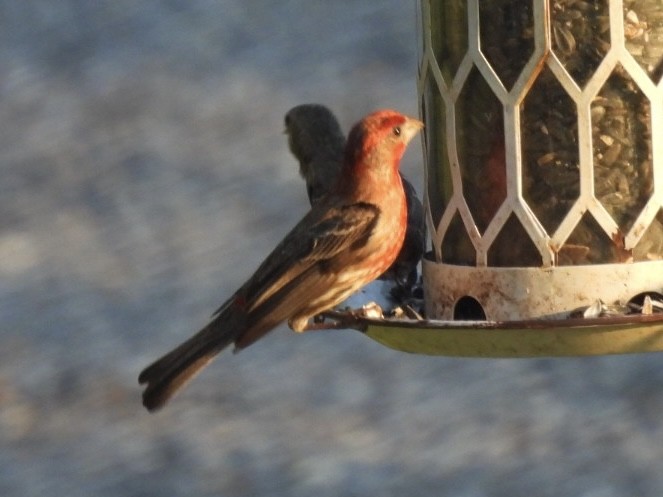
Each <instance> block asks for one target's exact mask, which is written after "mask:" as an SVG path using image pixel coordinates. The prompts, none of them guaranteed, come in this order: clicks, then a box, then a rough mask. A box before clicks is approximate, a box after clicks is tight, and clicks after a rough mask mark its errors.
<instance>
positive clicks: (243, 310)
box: [138, 110, 423, 411]
mask: <svg viewBox="0 0 663 497" xmlns="http://www.w3.org/2000/svg"><path fill="white" fill-rule="evenodd" d="M422 126H423V124H422V123H421V122H419V121H417V120H416V119H412V118H408V117H406V116H403V115H402V114H399V113H397V112H394V111H391V110H382V111H377V112H374V113H373V114H370V115H368V116H366V117H365V118H364V119H363V120H361V121H360V122H359V123H357V124H356V125H355V126H354V127H353V128H352V131H351V132H350V135H349V137H348V143H347V146H346V148H345V154H344V161H343V166H342V167H343V169H342V172H341V175H340V176H339V181H338V182H337V183H336V186H335V187H334V190H333V191H332V192H330V194H329V195H327V196H325V198H324V200H322V201H320V202H318V203H316V204H315V205H314V206H313V208H312V209H311V210H310V211H309V212H308V214H306V215H305V216H304V218H303V219H302V220H301V221H300V222H299V223H298V224H297V225H296V226H295V227H294V228H293V229H292V231H290V233H288V234H287V235H286V237H285V238H284V239H283V240H282V241H281V243H279V244H278V245H277V247H276V248H275V249H274V251H273V252H272V253H271V254H269V255H268V256H267V258H266V259H265V261H264V262H263V263H262V264H261V265H260V267H258V269H257V270H256V272H255V273H254V274H253V276H251V277H250V278H249V280H248V281H247V282H246V283H244V285H242V286H241V288H240V289H239V290H237V291H236V292H235V293H234V294H233V295H232V296H231V297H230V298H229V299H228V300H227V301H226V302H225V303H224V304H223V305H222V306H221V307H220V308H219V309H218V310H217V311H216V312H215V313H214V315H213V318H212V321H211V322H210V323H209V324H208V325H207V326H205V327H204V328H203V329H202V330H201V331H199V332H198V333H197V334H196V335H194V336H193V337H191V338H190V339H189V340H187V341H186V342H184V343H183V344H181V345H180V346H179V347H177V348H176V349H174V350H173V351H171V352H169V353H168V354H166V355H165V356H163V357H162V358H161V359H159V360H157V361H156V362H154V363H153V364H152V365H150V366H148V367H147V368H146V369H145V370H144V371H143V372H142V373H141V374H140V376H139V377H138V381H139V382H140V383H141V384H143V383H145V384H147V387H146V389H145V391H144V392H143V405H144V406H145V407H147V409H148V410H150V411H153V410H156V409H158V408H160V407H162V406H163V405H164V404H165V403H166V402H167V401H168V399H169V398H170V397H171V396H172V395H173V394H174V393H175V392H176V391H177V390H178V389H180V388H181V387H182V386H183V385H184V384H185V383H186V382H187V381H188V380H189V379H191V377H192V376H193V375H194V374H195V373H197V372H198V371H199V370H200V369H201V368H203V367H204V366H205V365H207V363H209V362H210V361H211V360H212V359H213V358H214V356H216V355H217V354H218V353H219V352H220V351H221V350H222V349H224V348H225V347H226V346H228V345H230V344H231V343H234V345H235V350H240V349H243V348H244V347H247V346H249V345H251V344H252V343H253V342H255V341H256V340H258V339H260V338H261V337H263V336H264V335H265V334H267V333H268V332H269V331H270V330H272V329H273V328H275V327H276V326H277V325H278V324H280V323H281V322H283V321H285V320H287V321H288V324H289V326H290V327H291V328H292V329H293V330H295V331H305V330H306V329H307V328H308V327H309V319H310V318H311V317H313V316H316V315H318V314H319V313H321V312H323V311H326V310H328V309H331V308H332V307H334V306H335V305H337V304H338V303H340V302H342V301H343V300H344V299H345V298H347V297H348V296H349V295H351V294H352V293H354V292H355V291H356V290H357V289H359V288H360V287H362V286H363V285H365V284H366V283H368V282H370V281H372V280H373V279H375V278H377V277H378V276H379V275H380V274H382V273H383V272H384V271H385V270H386V269H387V268H388V267H389V266H390V265H391V264H392V263H393V262H394V260H395V259H396V256H397V255H398V252H399V251H400V249H401V246H402V245H403V239H404V237H405V230H406V223H407V211H406V202H405V194H404V192H403V186H402V182H401V178H400V175H399V174H398V166H399V163H400V159H401V157H402V155H403V153H404V151H405V147H406V145H407V144H408V142H409V141H410V140H411V139H412V138H413V137H414V136H415V135H416V134H417V132H418V131H419V129H421V127H422ZM323 324H325V323H323ZM311 327H315V324H312V325H311Z"/></svg>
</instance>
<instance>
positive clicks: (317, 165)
mask: <svg viewBox="0 0 663 497" xmlns="http://www.w3.org/2000/svg"><path fill="white" fill-rule="evenodd" d="M285 130H286V134H287V135H288V145H289V146H290V151H291V152H292V154H293V155H294V156H295V158H296V159H297V160H298V161H299V173H300V174H301V176H302V178H304V180H305V181H306V190H307V191H308V198H309V200H310V202H311V205H315V203H316V202H318V201H319V200H320V199H321V198H322V197H324V195H325V194H326V193H327V192H329V191H330V190H332V189H333V188H334V186H335V184H336V181H337V180H338V177H339V175H340V173H341V166H342V164H343V149H344V148H345V137H344V136H343V132H342V131H341V127H340V125H339V124H338V121H337V120H336V117H334V114H333V113H332V112H331V111H330V110H329V109H328V108H327V107H325V106H324V105H319V104H303V105H298V106H296V107H293V108H292V109H290V110H289V111H288V112H287V113H286V115H285ZM401 180H402V182H403V189H404V190H405V198H406V199H407V231H406V234H405V242H404V243H403V247H402V249H401V251H400V253H399V254H398V257H397V258H396V261H395V262H394V263H393V264H392V266H391V267H390V268H389V269H388V270H387V271H386V272H385V274H383V275H382V276H381V277H382V278H388V279H393V280H394V281H395V282H396V284H397V285H398V287H399V288H400V289H401V290H403V291H404V293H405V294H409V293H410V290H411V288H412V286H413V285H414V284H415V283H416V281H417V264H419V261H420V260H421V258H422V256H423V255H424V251H425V249H426V221H425V218H424V207H423V205H421V201H420V200H419V198H418V197H417V192H416V190H415V189H414V187H413V186H412V184H411V183H410V182H409V181H408V180H407V179H405V178H404V177H403V175H402V174H401ZM401 293H403V292H401Z"/></svg>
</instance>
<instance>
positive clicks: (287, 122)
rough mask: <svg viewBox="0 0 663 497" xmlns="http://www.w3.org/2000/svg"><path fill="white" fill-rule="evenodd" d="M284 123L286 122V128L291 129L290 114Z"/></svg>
mask: <svg viewBox="0 0 663 497" xmlns="http://www.w3.org/2000/svg"><path fill="white" fill-rule="evenodd" d="M284 121H285V127H286V128H289V127H290V114H286V116H285V119H284Z"/></svg>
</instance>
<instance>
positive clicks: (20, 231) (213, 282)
mask: <svg viewBox="0 0 663 497" xmlns="http://www.w3.org/2000/svg"><path fill="white" fill-rule="evenodd" d="M416 33H417V31H416V15H415V3H414V2H413V1H408V2H403V1H399V0H376V1H372V2H363V3H361V4H360V3H359V2H351V1H340V2H317V3H314V2H307V1H305V0H291V1H282V2H271V1H266V0H253V1H246V0H226V1H210V0H186V1H185V0H168V1H167V0H163V1H157V0H145V1H142V2H130V1H127V0H113V1H106V0H100V1H96V2H89V1H86V0H61V1H59V2H52V1H51V0H28V1H25V2H15V1H10V0H3V1H0V125H1V126H2V131H1V132H0V168H1V176H0V324H1V325H2V347H0V495H3V496H5V497H15V496H16V497H18V496H21V497H30V496H43V495H67V496H71V497H76V496H92V495H94V496H109V497H110V496H114V497H115V496H118V495H122V496H157V495H164V496H165V495H167V496H173V497H179V496H189V495H198V496H215V495H219V496H233V497H234V496H238V497H239V496H280V495H284V496H286V495H287V496H302V497H303V496H310V495H316V496H319V497H325V496H330V497H331V496H339V495H343V496H363V495H381V496H400V495H417V496H439V495H450V496H463V497H469V496H472V497H473V496H477V497H478V496H505V497H506V496H509V497H515V496H528V497H530V496H532V495H536V496H556V497H559V496H574V497H576V496H588V497H589V496H591V497H609V496H615V497H623V496H626V495H628V496H652V497H660V495H663V472H662V471H661V467H662V464H663V428H662V422H661V413H662V412H663V393H662V388H661V387H662V386H663V367H662V366H663V358H661V357H660V356H659V355H641V356H629V357H600V358H590V359H556V360H477V359H475V360H468V359H465V360H463V359H446V358H431V357H423V356H412V355H406V354H402V353H398V352H394V351H392V350H389V349H386V348H384V347H381V346H380V345H378V344H377V343H374V342H372V341H370V340H369V339H367V338H366V337H364V336H362V335H361V334H360V333H357V332H353V331H334V332H325V333H312V334H308V335H304V336H301V335H296V334H294V333H292V332H290V331H288V330H287V328H285V327H281V328H279V329H277V330H275V331H274V332H273V333H272V334H270V335H269V336H268V337H267V338H266V339H264V340H262V341H261V342H259V343H258V344H256V345H255V346H253V347H250V348H249V349H247V350H245V351H243V352H242V353H241V354H239V355H232V354H230V353H225V354H223V355H222V356H221V357H220V358H219V359H218V360H217V361H216V362H215V363H214V364H213V365H212V366H211V367H209V368H208V369H207V370H205V372H204V373H203V374H202V375H201V376H200V377H198V378H197V379H196V381H194V382H193V383H192V384H191V385H190V386H189V387H188V388H187V389H186V390H185V391H184V392H183V393H182V394H181V395H180V396H178V397H177V398H176V400H175V401H174V402H173V403H172V404H170V405H169V406H168V407H167V408H166V409H165V410H163V411H161V412H159V413H158V414H156V415H150V414H148V413H147V412H146V411H145V410H144V409H143V408H142V406H141V404H140V388H139V386H138V384H137V380H136V378H137V375H138V372H139V371H140V370H141V369H142V368H143V367H144V366H146V365H147V364H148V363H149V362H151V361H152V360H154V359H156V358H157V357H158V356H160V355H161V354H162V353H164V352H166V351H167V350H168V349H170V348H171V347H173V346H174V345H176V344H178V343H179V342H180V341H182V340H183V339H184V338H186V337H188V336H190V335H191V334H192V333H193V332H195V331H197V329H198V328H200V327H201V326H202V325H203V324H204V323H205V322H206V320H207V318H208V317H209V315H210V313H211V312H212V311H213V310H214V309H215V308H216V307H217V306H218V305H219V304H220V303H221V302H222V301H223V300H225V299H226V298H227V297H228V296H229V294H230V293H231V292H232V291H233V290H234V289H235V288H236V287H237V286H238V285H240V284H241V283H242V282H243V281H244V279H245V278H246V277H247V276H248V275H250V274H251V273H252V272H253V270H254V269H255V267H256V266H257V264H258V263H259V262H260V261H261V260H262V258H263V257H264V256H265V255H266V254H267V253H268V252H269V251H270V250H271V248H272V247H273V246H274V245H275V244H276V242H278V240H280V238H281V237H282V236H283V235H284V234H285V232H286V231H287V230H288V229H289V228H290V227H291V226H292V225H293V224H294V223H295V222H296V221H297V220H298V219H299V218H300V217H301V216H302V214H303V213H304V212H305V211H306V210H307V206H308V202H307V198H306V193H305V189H304V186H303V182H302V181H301V180H300V178H299V177H298V173H297V165H296V163H295V161H294V159H293V158H292V157H291V156H290V155H289V152H288V150H287V145H286V140H285V137H284V135H283V115H284V113H285V112H286V111H287V110H288V109H289V108H290V107H292V106H294V105H297V104H300V103H305V102H319V103H323V104H326V105H328V106H330V107H331V108H332V109H333V110H334V111H335V112H336V113H337V115H338V117H339V119H340V121H341V123H342V124H343V126H344V129H345V130H346V131H347V130H348V129H349V127H350V126H351V124H352V123H354V122H355V121H356V120H358V119H359V118H361V117H362V116H363V115H364V114H366V113H367V112H369V111H372V110H374V109H376V108H382V107H392V108H395V109H397V110H399V111H402V112H405V113H409V114H413V115H416V113H417V109H418V105H417V96H416V86H415V74H416V66H417V60H416V58H417V55H416V44H417V34H416ZM421 167H422V166H421V151H420V143H419V142H415V143H414V144H413V146H411V147H410V149H409V151H408V153H407V155H406V158H405V160H404V165H403V169H404V171H405V173H406V175H408V176H409V177H410V178H411V179H412V181H413V183H414V184H415V185H416V186H417V188H418V189H419V192H420V193H422V184H423V180H422V177H423V174H422V170H421Z"/></svg>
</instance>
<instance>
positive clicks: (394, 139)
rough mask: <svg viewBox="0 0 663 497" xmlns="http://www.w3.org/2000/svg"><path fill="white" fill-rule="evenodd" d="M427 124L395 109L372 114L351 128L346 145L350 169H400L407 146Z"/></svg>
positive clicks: (346, 160)
mask: <svg viewBox="0 0 663 497" xmlns="http://www.w3.org/2000/svg"><path fill="white" fill-rule="evenodd" d="M423 126H424V124H423V123H422V122H421V121H419V120H418V119H414V118H412V117H407V116H404V115H403V114H401V113H399V112H396V111H393V110H378V111H376V112H373V113H372V114H369V115H368V116H366V117H364V118H363V119H362V120H361V121H359V122H358V123H357V124H355V125H354V127H353V128H352V130H351V131H350V134H349V136H348V142H347V145H346V148H345V166H346V168H351V169H355V170H357V169H359V170H360V171H361V170H371V171H372V172H373V173H391V172H393V171H397V170H398V166H399V164H400V161H401V158H402V157H403V154H404V153H405V147H406V146H407V144H408V143H409V142H410V140H412V138H414V137H415V135H416V134H417V133H418V132H419V131H420V130H421V128H423ZM357 172H359V171H357Z"/></svg>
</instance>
